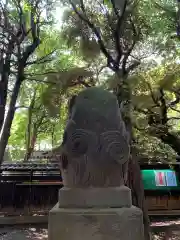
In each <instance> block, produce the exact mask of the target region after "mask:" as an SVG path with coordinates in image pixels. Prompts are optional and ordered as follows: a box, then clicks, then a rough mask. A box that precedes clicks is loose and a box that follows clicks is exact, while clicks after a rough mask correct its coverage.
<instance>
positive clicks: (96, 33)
mask: <svg viewBox="0 0 180 240" xmlns="http://www.w3.org/2000/svg"><path fill="white" fill-rule="evenodd" d="M69 2H70V4H71V6H72V8H73V10H74V12H75V13H76V14H77V15H78V17H79V18H80V19H81V20H82V21H84V22H85V23H86V24H87V25H88V27H89V28H90V29H91V30H92V31H93V33H94V34H95V36H96V37H97V39H98V43H99V46H100V49H101V51H102V53H103V54H104V55H105V57H106V58H107V65H108V66H109V68H111V69H114V67H113V66H114V63H115V61H114V59H113V58H112V56H111V55H110V54H109V53H108V51H107V49H106V47H105V44H104V42H103V40H102V37H101V33H100V32H99V31H98V30H97V28H96V27H95V25H94V24H93V23H92V22H90V21H89V19H88V18H87V16H86V15H85V16H83V15H82V14H81V13H80V12H79V11H78V10H77V7H76V5H75V4H74V3H73V1H72V0H69Z"/></svg>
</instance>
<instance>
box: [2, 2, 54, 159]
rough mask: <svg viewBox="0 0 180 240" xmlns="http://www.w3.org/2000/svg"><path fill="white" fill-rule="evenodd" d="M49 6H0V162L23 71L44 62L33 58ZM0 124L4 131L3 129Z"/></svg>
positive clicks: (26, 4) (45, 22)
mask: <svg viewBox="0 0 180 240" xmlns="http://www.w3.org/2000/svg"><path fill="white" fill-rule="evenodd" d="M47 6H48V7H49V3H46V1H39V0H34V1H29V0H27V1H20V0H13V1H11V2H7V3H4V4H3V3H1V5H0V11H1V19H0V21H1V23H0V27H1V33H0V37H1V42H2V44H1V46H2V47H1V56H0V57H1V59H0V65H1V86H0V87H1V88H0V96H1V108H0V111H1V113H0V115H1V119H0V124H1V125H0V128H1V138H0V162H2V160H3V156H4V151H5V148H6V145H7V142H8V138H9V136H10V129H11V125H12V120H13V118H14V113H15V110H16V101H17V98H18V94H19V91H20V87H21V84H22V82H23V81H24V80H25V71H26V69H28V68H29V67H30V66H31V65H32V64H35V63H43V62H44V61H45V60H46V57H47V56H43V57H41V58H40V59H37V58H36V57H35V55H34V53H35V50H36V49H37V48H38V46H39V45H40V42H41V36H40V31H41V30H42V29H43V28H44V27H45V25H47V23H48V21H49V19H48V15H46V16H42V10H45V9H46V7H47ZM10 79H12V81H14V86H13V89H12V94H11V96H10V102H9V106H8V110H7V116H6V119H4V115H5V108H6V103H7V91H8V84H9V82H10ZM2 124H4V125H3V128H2Z"/></svg>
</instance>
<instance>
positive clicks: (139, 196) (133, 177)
mask: <svg viewBox="0 0 180 240" xmlns="http://www.w3.org/2000/svg"><path fill="white" fill-rule="evenodd" d="M118 75H119V74H118ZM119 78H120V80H121V85H120V86H118V88H117V89H116V95H117V98H118V102H119V105H120V110H121V112H122V117H123V119H124V122H125V125H126V129H127V131H128V133H129V143H130V145H132V140H133V130H132V129H133V128H132V121H131V112H132V104H131V89H130V86H129V84H128V81H127V78H126V77H125V78H122V77H121V76H119ZM131 154H132V156H131V158H130V159H129V165H128V181H127V182H128V183H127V185H128V187H129V188H130V189H131V191H132V203H133V205H134V206H136V207H138V208H140V209H141V210H142V212H143V222H144V238H145V240H150V228H149V223H150V221H149V216H148V211H147V208H146V206H145V197H144V186H143V181H142V178H141V171H140V166H139V163H138V158H137V155H136V154H135V153H134V151H133V149H132V147H131Z"/></svg>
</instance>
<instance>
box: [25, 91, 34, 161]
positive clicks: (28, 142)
mask: <svg viewBox="0 0 180 240" xmlns="http://www.w3.org/2000/svg"><path fill="white" fill-rule="evenodd" d="M35 97H36V91H35V92H34V94H33V98H32V100H31V103H30V106H29V108H28V124H27V131H26V153H25V156H24V161H28V160H29V158H30V156H31V153H32V151H33V150H34V149H32V150H31V142H32V141H31V129H32V114H33V108H34V104H35Z"/></svg>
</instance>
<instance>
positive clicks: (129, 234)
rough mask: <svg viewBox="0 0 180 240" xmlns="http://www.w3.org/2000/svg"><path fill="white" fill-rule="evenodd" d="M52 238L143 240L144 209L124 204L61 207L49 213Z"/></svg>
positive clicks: (49, 237)
mask: <svg viewBox="0 0 180 240" xmlns="http://www.w3.org/2000/svg"><path fill="white" fill-rule="evenodd" d="M48 227H49V229H48V234H49V236H48V240H143V239H144V232H143V217H142V211H141V210H140V209H138V208H136V207H133V206H132V207H129V208H128V207H127V208H125V207H122V208H99V207H97V208H69V209H68V208H59V204H56V206H55V207H54V208H53V209H52V210H51V211H50V213H49V226H48Z"/></svg>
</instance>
